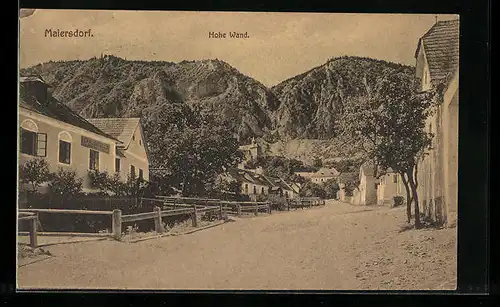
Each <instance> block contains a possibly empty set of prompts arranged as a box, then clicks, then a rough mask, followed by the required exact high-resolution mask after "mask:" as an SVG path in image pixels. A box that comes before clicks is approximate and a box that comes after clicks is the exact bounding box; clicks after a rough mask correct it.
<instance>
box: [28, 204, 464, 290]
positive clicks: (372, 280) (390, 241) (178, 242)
mask: <svg viewBox="0 0 500 307" xmlns="http://www.w3.org/2000/svg"><path fill="white" fill-rule="evenodd" d="M404 221H405V212H404V209H403V208H397V209H389V208H384V207H361V206H351V205H348V204H344V203H339V202H336V201H329V202H327V204H326V206H324V207H318V208H312V209H305V210H297V211H291V212H278V213H273V214H272V215H262V216H258V217H252V218H242V219H240V220H237V221H235V222H231V223H226V224H224V225H222V226H218V227H214V228H210V229H207V230H203V231H200V232H197V233H193V234H189V235H184V236H177V237H163V238H159V239H153V240H149V241H142V242H138V243H131V244H128V243H120V242H115V241H111V240H109V241H108V240H106V241H95V242H84V243H76V244H68V245H60V246H57V245H56V246H50V247H47V249H48V250H49V251H50V252H51V253H52V254H53V255H54V257H52V258H50V259H47V260H44V261H40V262H36V263H33V264H30V265H27V266H24V267H21V268H19V269H18V285H19V287H20V288H60V289H62V288H73V289H75V288H78V289H89V288H92V289H95V288H106V289H204V290H205V289H218V290H220V289H246V290H261V289H264V290H266V289H269V290H285V289H294V290H311V289H312V290H368V289H372V290H375V289H394V290H396V289H408V290H411V289H426V290H427V289H454V288H455V283H456V229H441V230H436V229H433V230H429V229H424V230H407V231H403V232H401V227H402V226H404V225H405V222H404Z"/></svg>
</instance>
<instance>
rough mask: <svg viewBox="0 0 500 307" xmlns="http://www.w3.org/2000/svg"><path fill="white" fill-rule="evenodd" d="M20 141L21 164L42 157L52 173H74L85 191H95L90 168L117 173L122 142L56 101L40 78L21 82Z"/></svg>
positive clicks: (44, 188) (25, 79) (42, 188)
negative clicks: (118, 148)
mask: <svg viewBox="0 0 500 307" xmlns="http://www.w3.org/2000/svg"><path fill="white" fill-rule="evenodd" d="M19 141H20V142H19V164H20V165H23V164H25V163H26V162H27V161H28V160H30V159H33V158H41V159H45V160H46V161H47V162H48V164H49V168H50V171H51V172H56V171H57V170H58V169H60V168H62V169H66V170H74V171H75V172H76V174H77V176H78V177H80V178H82V179H83V190H84V192H93V191H94V189H93V188H92V185H91V183H90V178H89V176H88V171H89V170H90V169H96V170H100V171H110V172H112V171H114V165H115V158H116V147H117V146H116V145H117V144H118V143H120V141H118V140H117V139H115V138H113V137H112V136H110V135H107V134H106V133H104V132H103V131H101V130H99V129H98V128H96V127H95V126H93V125H92V124H90V123H89V122H88V121H86V120H85V119H83V118H82V117H80V116H78V115H77V114H76V113H74V112H73V111H71V110H70V109H69V108H68V107H66V106H65V105H63V104H62V103H60V102H59V101H57V100H56V99H55V98H53V97H52V95H51V90H50V86H49V85H48V84H46V83H45V82H44V81H43V80H42V79H41V78H38V77H22V78H21V79H20V99H19ZM20 188H23V187H22V186H21V187H20ZM41 190H42V191H44V190H46V186H45V187H44V186H42V187H41Z"/></svg>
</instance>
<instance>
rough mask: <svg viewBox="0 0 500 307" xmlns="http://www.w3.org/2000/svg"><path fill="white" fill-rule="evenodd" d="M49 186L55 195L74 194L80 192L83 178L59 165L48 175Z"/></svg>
mask: <svg viewBox="0 0 500 307" xmlns="http://www.w3.org/2000/svg"><path fill="white" fill-rule="evenodd" d="M49 187H50V189H51V192H52V193H53V194H55V195H62V196H74V195H78V194H80V193H81V192H82V187H83V179H82V178H79V177H78V176H77V174H76V172H75V171H74V170H72V169H64V168H62V167H60V168H59V169H58V170H57V172H55V173H52V174H51V175H50V181H49Z"/></svg>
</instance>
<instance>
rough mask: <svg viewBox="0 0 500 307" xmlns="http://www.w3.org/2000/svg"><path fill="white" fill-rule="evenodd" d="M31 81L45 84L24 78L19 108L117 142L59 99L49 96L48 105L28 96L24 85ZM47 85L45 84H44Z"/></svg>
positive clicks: (20, 91)
mask: <svg viewBox="0 0 500 307" xmlns="http://www.w3.org/2000/svg"><path fill="white" fill-rule="evenodd" d="M30 81H35V82H43V80H41V79H39V80H36V79H30V78H24V79H21V84H20V88H19V96H20V97H19V107H22V108H24V109H27V110H30V111H32V112H36V113H39V114H42V115H45V116H48V117H50V118H53V119H55V120H58V121H61V122H64V123H66V124H70V125H73V126H76V127H79V128H82V129H85V130H87V131H90V132H93V133H95V134H98V135H101V136H104V137H107V138H109V139H112V140H115V141H116V139H115V138H114V137H113V136H111V135H108V134H106V133H105V132H103V131H102V130H100V129H99V128H97V127H95V126H94V125H92V124H91V123H89V122H88V121H86V120H85V119H84V118H83V117H81V116H79V115H78V114H76V113H75V112H74V111H73V110H71V109H70V108H69V107H67V106H65V105H64V104H63V103H61V102H59V101H58V100H57V99H55V98H54V97H52V96H48V99H49V101H47V102H46V103H40V102H38V101H37V100H36V98H35V97H33V96H32V95H30V94H28V93H27V91H26V89H25V87H24V85H23V83H24V82H30ZM43 83H45V82H43Z"/></svg>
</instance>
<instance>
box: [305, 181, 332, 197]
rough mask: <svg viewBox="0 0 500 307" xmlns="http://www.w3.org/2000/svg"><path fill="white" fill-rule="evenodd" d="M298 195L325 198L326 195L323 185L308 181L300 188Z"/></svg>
mask: <svg viewBox="0 0 500 307" xmlns="http://www.w3.org/2000/svg"><path fill="white" fill-rule="evenodd" d="M300 196H301V197H319V198H323V199H324V198H325V197H326V192H325V189H324V187H323V186H321V185H319V184H317V183H314V182H308V183H306V184H305V186H304V187H303V188H302V189H301V190H300Z"/></svg>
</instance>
